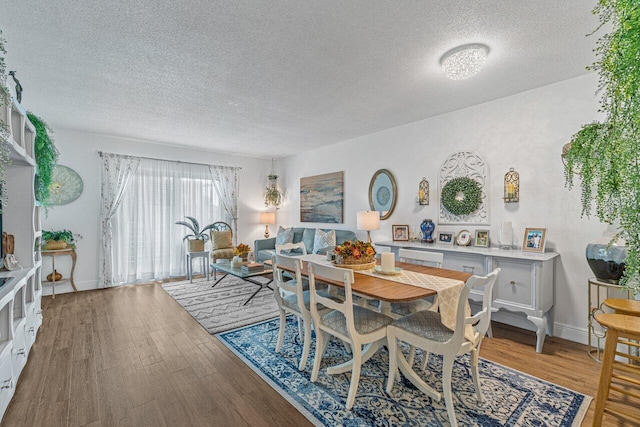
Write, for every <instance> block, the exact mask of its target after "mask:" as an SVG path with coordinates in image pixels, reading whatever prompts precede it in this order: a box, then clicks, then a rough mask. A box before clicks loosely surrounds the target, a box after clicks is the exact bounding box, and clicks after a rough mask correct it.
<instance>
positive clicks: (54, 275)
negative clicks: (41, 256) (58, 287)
mask: <svg viewBox="0 0 640 427" xmlns="http://www.w3.org/2000/svg"><path fill="white" fill-rule="evenodd" d="M47 280H48V281H49V282H53V281H56V282H59V281H60V280H62V274H60V273H58V272H57V271H56V270H53V273H51V274H49V275H48V276H47Z"/></svg>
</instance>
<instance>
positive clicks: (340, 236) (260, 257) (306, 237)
mask: <svg viewBox="0 0 640 427" xmlns="http://www.w3.org/2000/svg"><path fill="white" fill-rule="evenodd" d="M321 230H323V231H329V230H332V229H328V228H322V229H321ZM315 234H316V229H315V228H304V227H294V228H293V241H292V243H298V242H304V246H305V247H306V248H307V253H308V254H312V253H313V242H314V239H315ZM347 240H352V241H353V240H356V234H355V233H354V232H353V231H351V230H336V244H337V245H339V244H341V243H344V242H346V241H347ZM253 248H254V251H255V257H256V262H264V261H267V260H270V259H271V256H272V255H273V254H275V253H276V237H271V238H269V239H259V240H256V241H255V242H254V244H253ZM328 249H330V248H328ZM323 252H324V253H326V249H325V250H324V251H323Z"/></svg>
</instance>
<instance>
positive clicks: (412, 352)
mask: <svg viewBox="0 0 640 427" xmlns="http://www.w3.org/2000/svg"><path fill="white" fill-rule="evenodd" d="M415 358H416V347H415V346H414V345H413V344H412V345H411V346H410V347H409V360H407V362H408V363H409V365H410V366H413V361H414V360H415Z"/></svg>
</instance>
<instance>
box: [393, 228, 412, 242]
mask: <svg viewBox="0 0 640 427" xmlns="http://www.w3.org/2000/svg"><path fill="white" fill-rule="evenodd" d="M391 232H392V233H393V241H394V242H398V241H400V242H408V241H409V226H408V225H392V226H391Z"/></svg>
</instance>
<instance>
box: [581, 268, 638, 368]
mask: <svg viewBox="0 0 640 427" xmlns="http://www.w3.org/2000/svg"><path fill="white" fill-rule="evenodd" d="M588 286H589V317H588V321H587V334H588V337H587V339H588V345H589V356H591V358H592V359H593V360H595V361H596V362H601V361H602V349H603V348H604V340H605V337H606V333H607V331H606V330H605V329H603V328H602V327H601V326H600V324H599V323H598V322H596V321H595V316H596V314H598V313H604V312H605V311H604V300H605V299H607V298H611V297H612V296H611V295H610V293H611V292H613V291H615V292H616V294H617V298H623V297H624V296H625V295H626V299H631V297H632V293H631V291H629V290H627V289H625V288H623V287H622V286H620V285H616V284H613V283H607V282H603V281H601V280H598V279H596V278H595V277H592V278H591V279H589V284H588ZM608 311H609V312H610V311H612V310H608ZM594 338H595V340H594Z"/></svg>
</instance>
